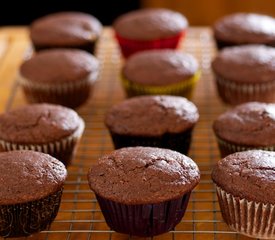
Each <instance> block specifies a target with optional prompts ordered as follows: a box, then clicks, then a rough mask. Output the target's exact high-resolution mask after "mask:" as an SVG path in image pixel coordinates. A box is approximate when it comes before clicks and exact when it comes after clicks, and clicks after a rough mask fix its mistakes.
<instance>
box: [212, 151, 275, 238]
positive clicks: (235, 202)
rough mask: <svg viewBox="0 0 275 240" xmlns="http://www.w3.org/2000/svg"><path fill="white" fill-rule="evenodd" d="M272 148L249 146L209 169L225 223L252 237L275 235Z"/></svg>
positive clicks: (274, 176) (274, 171)
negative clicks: (248, 149) (247, 148)
mask: <svg viewBox="0 0 275 240" xmlns="http://www.w3.org/2000/svg"><path fill="white" fill-rule="evenodd" d="M274 173H275V152H269V151H262V150H250V151H245V152H239V153H234V154H231V155H229V156H227V157H226V158H224V159H222V160H220V161H219V162H218V164H217V165H216V166H215V168H214V169H213V172H212V179H213V181H214V183H215V184H216V187H217V194H218V199H219V203H220V208H221V213H222V216H223V219H224V221H225V222H226V223H227V225H228V226H229V227H230V228H231V229H233V230H234V231H237V232H239V233H241V234H244V235H247V236H249V237H253V238H260V239H275V228H274V225H275V221H274V213H275V191H274V189H275V174H274Z"/></svg>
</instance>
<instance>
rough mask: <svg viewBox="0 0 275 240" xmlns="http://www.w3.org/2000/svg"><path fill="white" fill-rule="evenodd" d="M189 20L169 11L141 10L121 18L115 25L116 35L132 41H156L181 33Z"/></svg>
mask: <svg viewBox="0 0 275 240" xmlns="http://www.w3.org/2000/svg"><path fill="white" fill-rule="evenodd" d="M187 26H188V22H187V19H186V18H185V17H184V16H183V15H182V14H181V13H178V12H174V11H171V10H168V9H161V8H159V9H157V8H154V9H140V10H135V11H132V12H129V13H126V14H124V15H122V16H120V17H119V18H118V19H116V21H115V22H114V24H113V27H114V29H115V31H116V33H117V34H118V35H119V36H121V37H124V38H127V39H132V40H155V39H161V38H167V37H171V36H174V35H177V34H179V33H181V32H182V31H183V30H185V29H186V28H187Z"/></svg>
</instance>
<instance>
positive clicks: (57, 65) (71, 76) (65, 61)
mask: <svg viewBox="0 0 275 240" xmlns="http://www.w3.org/2000/svg"><path fill="white" fill-rule="evenodd" d="M98 71H99V62H98V60H97V59H96V58H95V57H94V56H93V55H91V54H90V53H87V52H85V51H82V50H77V49H51V50H43V51H40V52H39V53H37V54H35V55H34V56H33V57H31V58H30V59H28V60H26V61H25V62H24V63H23V64H22V65H21V66H20V75H21V76H22V77H23V78H26V79H28V81H31V82H33V83H46V84H56V83H61V84H62V83H66V82H75V81H80V80H83V79H85V78H89V79H91V80H95V79H96V77H97V75H98Z"/></svg>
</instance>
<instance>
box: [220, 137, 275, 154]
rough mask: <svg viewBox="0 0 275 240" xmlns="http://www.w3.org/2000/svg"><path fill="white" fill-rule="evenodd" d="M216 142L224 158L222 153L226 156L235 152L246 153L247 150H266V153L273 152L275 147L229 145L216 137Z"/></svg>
mask: <svg viewBox="0 0 275 240" xmlns="http://www.w3.org/2000/svg"><path fill="white" fill-rule="evenodd" d="M216 139H217V142H218V145H219V149H220V152H221V155H222V156H224V154H223V153H224V152H227V155H228V154H231V153H235V152H242V151H247V150H252V149H260V150H266V151H275V146H274V145H273V146H272V145H270V146H257V147H252V146H245V145H241V144H234V143H229V142H227V141H224V140H222V139H221V138H219V137H217V136H216Z"/></svg>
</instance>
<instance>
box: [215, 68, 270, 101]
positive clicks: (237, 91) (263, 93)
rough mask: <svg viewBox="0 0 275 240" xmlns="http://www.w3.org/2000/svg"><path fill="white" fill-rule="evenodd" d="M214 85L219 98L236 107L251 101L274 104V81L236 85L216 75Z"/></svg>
mask: <svg viewBox="0 0 275 240" xmlns="http://www.w3.org/2000/svg"><path fill="white" fill-rule="evenodd" d="M231 71H234V69H232V70H231ZM216 84H217V90H218V93H219V96H220V97H221V99H222V100H223V101H224V102H225V103H228V104H232V105H237V104H240V103H244V102H251V101H258V102H270V103H272V102H275V94H274V92H275V79H274V81H270V82H259V83H237V82H233V81H229V80H226V79H224V78H222V77H220V76H217V75H216Z"/></svg>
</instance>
